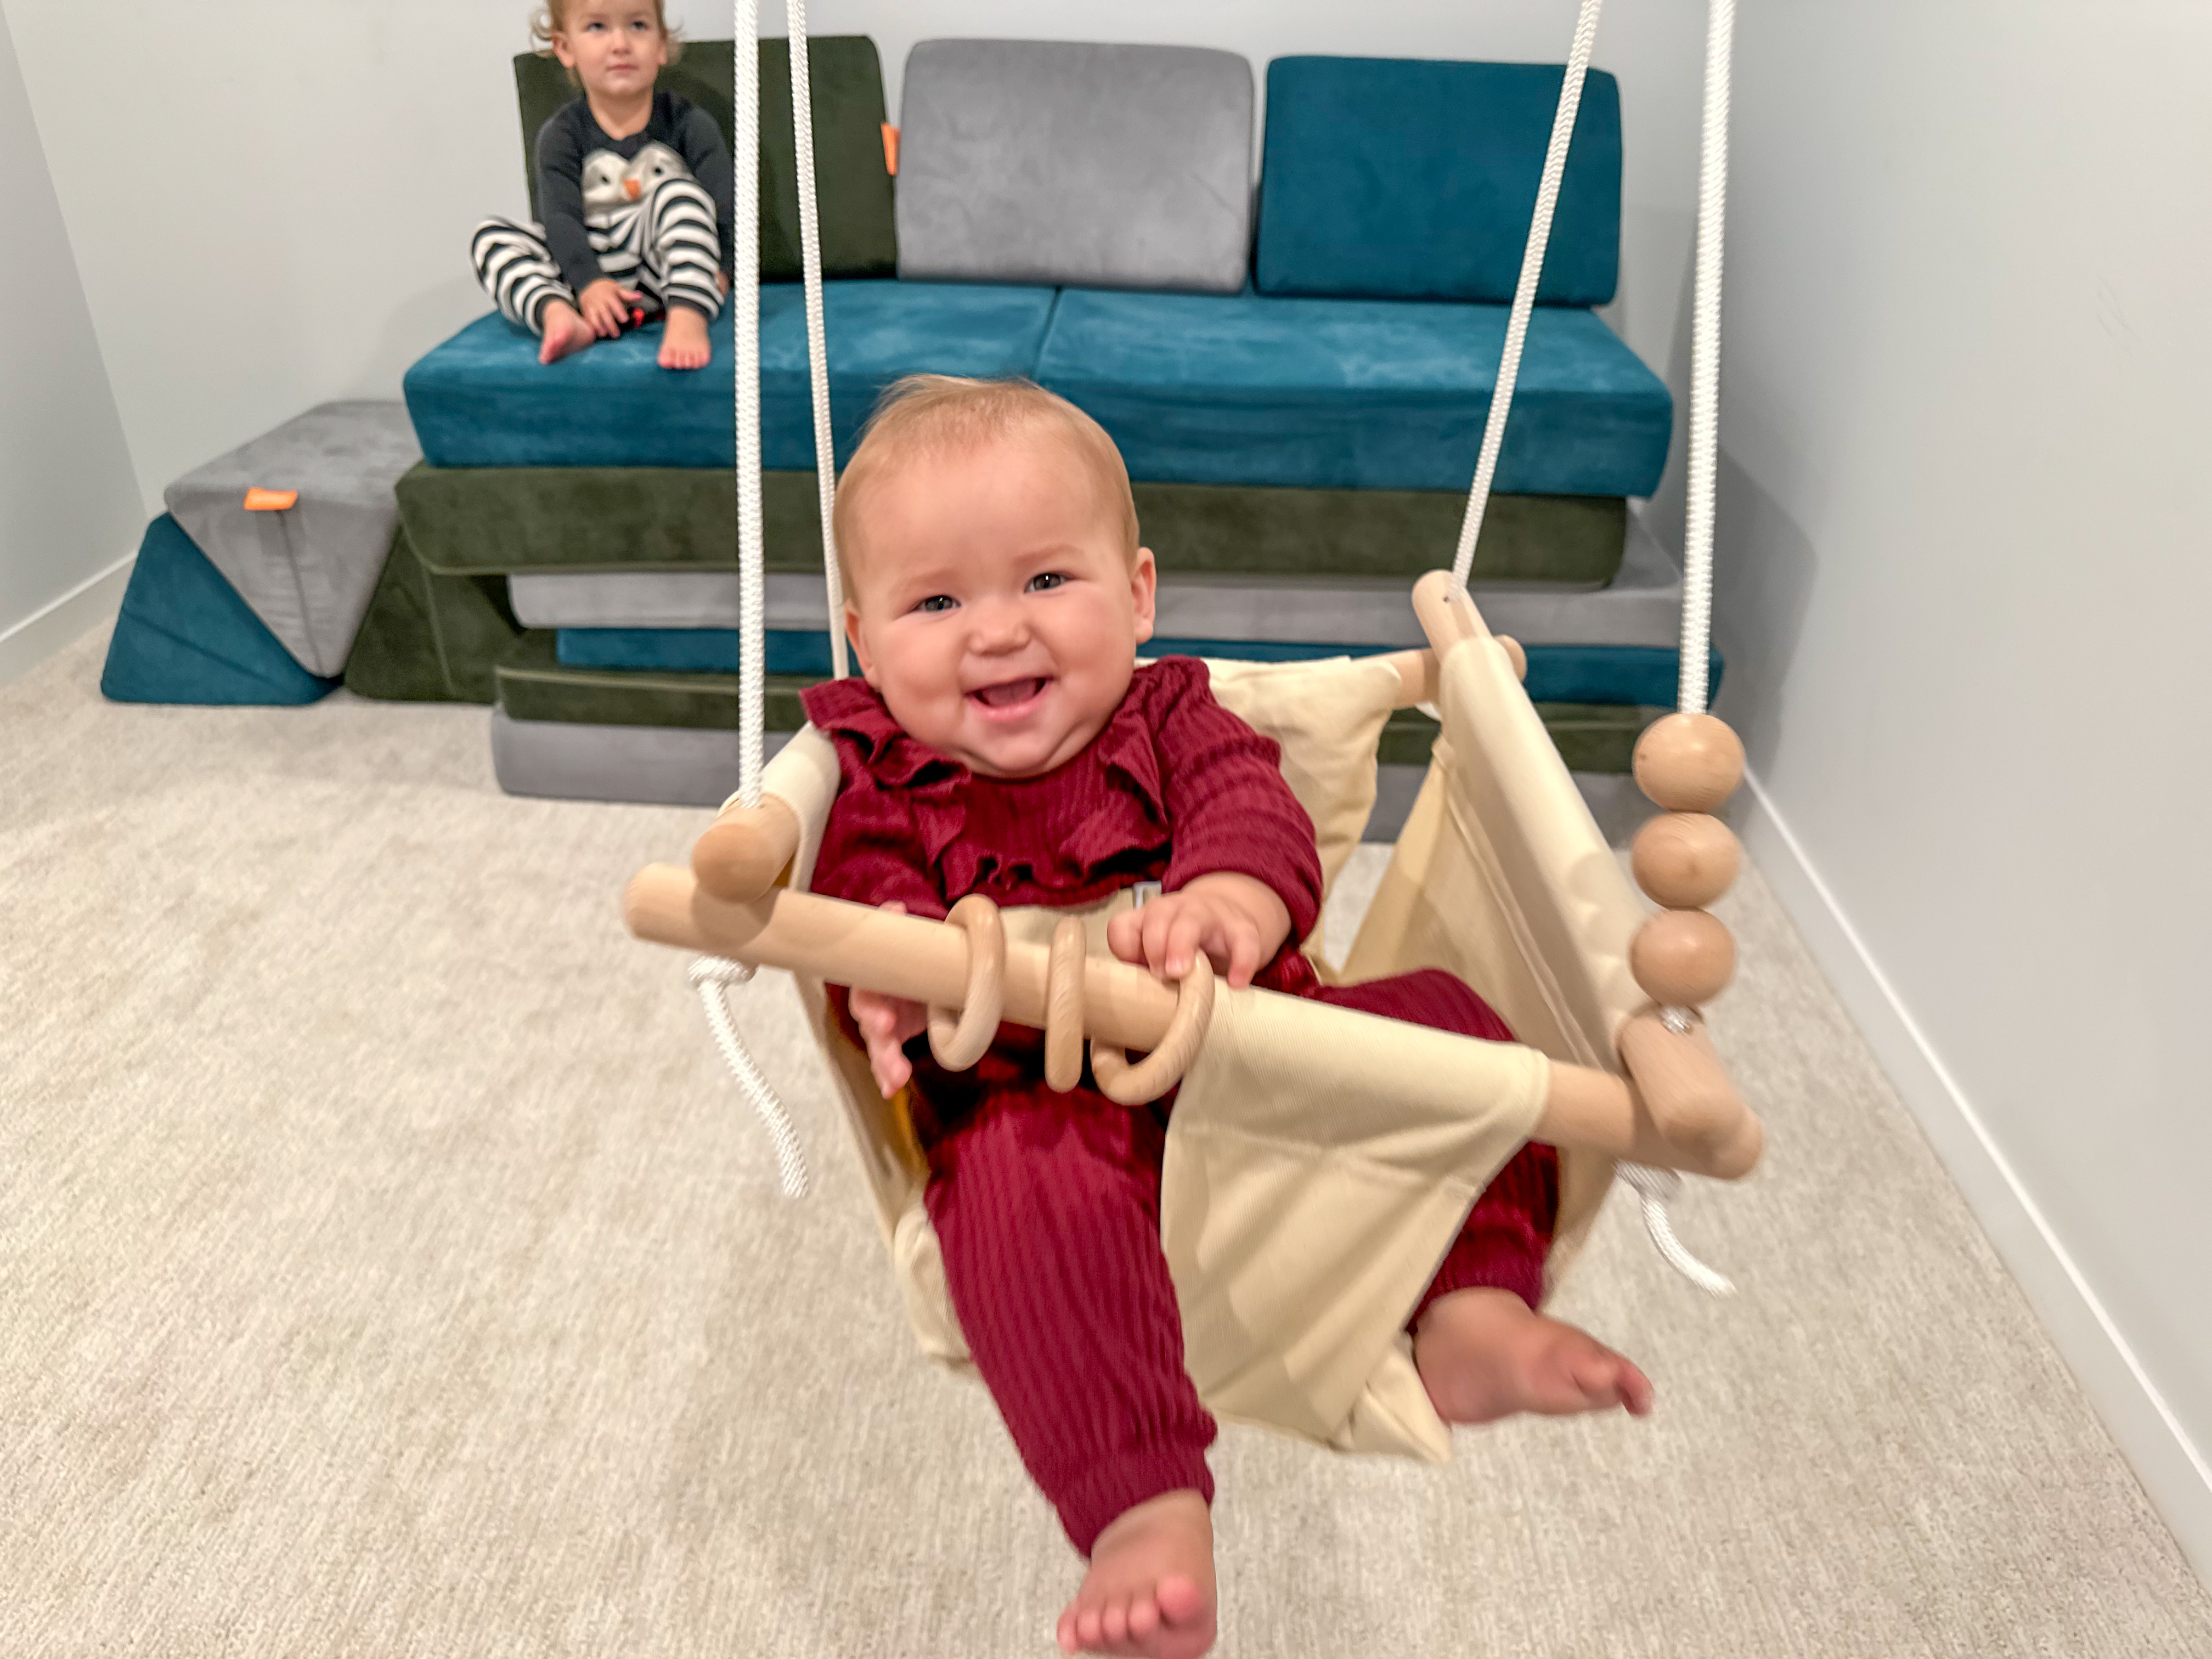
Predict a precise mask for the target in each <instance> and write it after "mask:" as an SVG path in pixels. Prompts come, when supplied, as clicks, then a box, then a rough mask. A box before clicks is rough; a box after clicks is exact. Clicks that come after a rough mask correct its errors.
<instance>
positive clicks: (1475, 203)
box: [1253, 58, 1620, 306]
mask: <svg viewBox="0 0 2212 1659" xmlns="http://www.w3.org/2000/svg"><path fill="white" fill-rule="evenodd" d="M1564 73H1565V71H1564V70H1562V69H1560V68H1559V66H1557V65H1552V64H1449V63H1429V62H1422V61H1416V60H1413V59H1409V58H1277V59H1276V60H1275V61H1274V62H1273V63H1272V64H1268V66H1267V137H1266V141H1265V145H1264V148H1263V150H1262V153H1261V175H1260V229H1259V239H1258V247H1257V252H1256V253H1255V258H1254V262H1253V282H1254V286H1255V287H1256V288H1257V289H1259V290H1260V292H1261V293H1263V294H1307V295H1350V296H1359V297H1366V298H1373V299H1408V300H1411V299H1432V300H1488V301H1498V302H1501V303H1502V302H1504V301H1510V300H1511V299H1512V297H1513V289H1514V286H1515V284H1516V283H1517V282H1518V281H1519V280H1520V275H1521V255H1522V246H1523V244H1524V243H1525V242H1526V241H1527V240H1528V222H1529V219H1530V217H1531V216H1533V214H1534V211H1535V205H1536V184H1537V180H1538V179H1539V178H1541V175H1542V173H1543V170H1544V152H1545V149H1546V146H1547V144H1548V143H1550V140H1551V134H1552V121H1553V113H1554V112H1555V109H1556V107H1557V106H1558V103H1559V83H1560V80H1561V78H1562V76H1563V75H1564ZM1619 274H1620V87H1619V85H1618V84H1617V83H1616V82H1614V80H1613V77H1612V76H1610V75H1607V74H1605V73H1604V72H1603V71H1601V70H1593V71H1591V73H1590V74H1589V77H1588V78H1587V79H1586V80H1585V81H1584V82H1583V99H1582V107H1581V110H1580V112H1578V114H1577V118H1576V121H1575V136H1574V142H1573V144H1572V146H1571V148H1570V149H1569V150H1568V153H1567V170H1566V174H1565V178H1564V179H1563V180H1562V182H1561V185H1560V191H1559V208H1558V211H1557V213H1556V215H1555V216H1554V218H1553V223H1552V238H1551V243H1550V247H1549V251H1548V252H1547V257H1546V258H1545V261H1544V272H1543V276H1542V278H1541V282H1540V283H1539V284H1538V287H1537V290H1536V297H1537V299H1538V300H1539V301H1542V302H1545V303H1547V304H1553V305H1578V306H1590V305H1603V304H1604V303H1606V301H1608V300H1610V299H1612V298H1613V288H1614V286H1615V284H1616V283H1617V281H1618V280H1619Z"/></svg>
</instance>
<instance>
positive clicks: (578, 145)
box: [538, 106, 606, 295]
mask: <svg viewBox="0 0 2212 1659" xmlns="http://www.w3.org/2000/svg"><path fill="white" fill-rule="evenodd" d="M573 109H574V106H570V108H569V109H565V110H562V112H560V113H559V114H557V115H556V116H554V117H553V118H552V119H551V120H550V121H548V122H546V124H545V125H544V126H542V127H540V128H538V216H539V217H540V218H542V219H543V220H544V224H545V247H546V251H547V252H550V253H551V254H552V256H553V263H554V264H557V265H559V266H560V267H561V280H562V282H564V283H568V286H569V287H570V288H571V289H574V291H575V292H576V293H577V294H579V295H580V294H582V293H583V291H584V290H585V289H587V288H589V287H590V286H591V285H592V283H596V282H598V281H599V278H600V277H602V276H605V275H606V272H605V271H604V270H601V269H600V268H599V255H598V254H597V253H595V252H592V236H591V232H590V231H589V230H588V229H587V228H586V227H585V224H584V149H583V141H582V139H581V137H580V136H579V134H578V132H577V130H576V122H575V119H574V114H573Z"/></svg>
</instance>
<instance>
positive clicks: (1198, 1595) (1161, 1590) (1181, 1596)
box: [1153, 1573, 1206, 1625]
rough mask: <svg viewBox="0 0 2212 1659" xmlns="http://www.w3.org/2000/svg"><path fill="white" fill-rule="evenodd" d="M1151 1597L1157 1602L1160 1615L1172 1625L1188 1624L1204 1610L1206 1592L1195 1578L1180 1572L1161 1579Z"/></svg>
mask: <svg viewBox="0 0 2212 1659" xmlns="http://www.w3.org/2000/svg"><path fill="white" fill-rule="evenodd" d="M1153 1599H1154V1601H1157V1602H1158V1604H1159V1610H1160V1617H1161V1618H1162V1619H1164V1620H1166V1621H1167V1622H1168V1623H1170V1624H1172V1625H1183V1624H1188V1623H1189V1622H1190V1621H1191V1620H1194V1619H1195V1618H1197V1617H1198V1616H1199V1614H1200V1613H1203V1612H1205V1611H1206V1592H1205V1591H1204V1590H1202V1589H1200V1588H1199V1586H1198V1581H1197V1580H1196V1579H1194V1578H1186V1577H1183V1576H1182V1574H1181V1573H1176V1574H1174V1575H1173V1576H1171V1577H1166V1578H1163V1579H1161V1580H1160V1582H1159V1586H1158V1589H1157V1590H1155V1591H1154V1593H1153Z"/></svg>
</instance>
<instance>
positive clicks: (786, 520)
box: [399, 463, 822, 576]
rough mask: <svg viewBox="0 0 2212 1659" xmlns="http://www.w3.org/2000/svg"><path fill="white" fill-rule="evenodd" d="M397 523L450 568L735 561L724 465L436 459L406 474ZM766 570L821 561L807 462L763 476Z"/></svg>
mask: <svg viewBox="0 0 2212 1659" xmlns="http://www.w3.org/2000/svg"><path fill="white" fill-rule="evenodd" d="M399 515H400V521H401V522H402V523H403V524H404V525H405V526H407V534H408V537H409V538H410V540H411V541H413V543H414V544H415V550H416V554H417V555H418V556H420V557H421V558H422V562H423V563H424V564H426V565H428V567H429V568H431V569H432V570H435V571H437V572H438V573H440V574H443V575H456V576H458V575H496V574H508V573H513V572H520V571H538V570H546V571H552V570H557V571H568V572H571V573H575V574H591V573H605V572H609V571H618V570H691V569H716V570H734V569H735V568H737V563H738V503H737V488H736V477H735V474H734V473H732V471H731V469H729V468H728V467H726V466H725V467H721V468H719V469H718V468H712V467H657V466H593V467H562V466H541V467H436V466H431V465H428V464H427V463H426V464H424V465H421V466H418V467H416V468H415V469H414V471H411V472H410V473H408V474H407V476H406V477H404V478H402V479H400V481H399ZM761 524H762V532H763V550H764V554H765V557H766V560H767V564H768V568H769V569H770V570H780V571H813V572H816V573H819V572H820V570H821V568H822V510H821V502H820V499H819V497H818V496H817V494H816V491H815V487H814V472H813V469H811V467H810V468H809V469H807V470H806V471H804V472H763V474H762V475H761Z"/></svg>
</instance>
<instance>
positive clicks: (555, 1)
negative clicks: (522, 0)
mask: <svg viewBox="0 0 2212 1659" xmlns="http://www.w3.org/2000/svg"><path fill="white" fill-rule="evenodd" d="M575 3H576V0H545V3H544V5H542V6H540V7H538V9H537V10H536V11H535V12H533V13H532V15H531V18H530V38H531V39H532V40H534V41H536V42H537V43H538V56H539V57H540V58H550V57H551V56H552V55H553V37H554V36H555V35H556V34H566V33H568V10H569V8H570V7H572V6H574V4H575ZM653 21H656V22H658V23H659V25H660V32H661V33H663V34H665V35H666V36H667V37H668V61H669V62H670V63H671V64H673V63H674V62H675V61H676V60H677V59H678V58H681V57H682V56H683V55H684V35H683V32H682V31H681V30H680V29H672V28H671V27H668V0H653ZM568 78H569V80H571V81H574V80H575V79H576V71H575V70H569V71H568Z"/></svg>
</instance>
